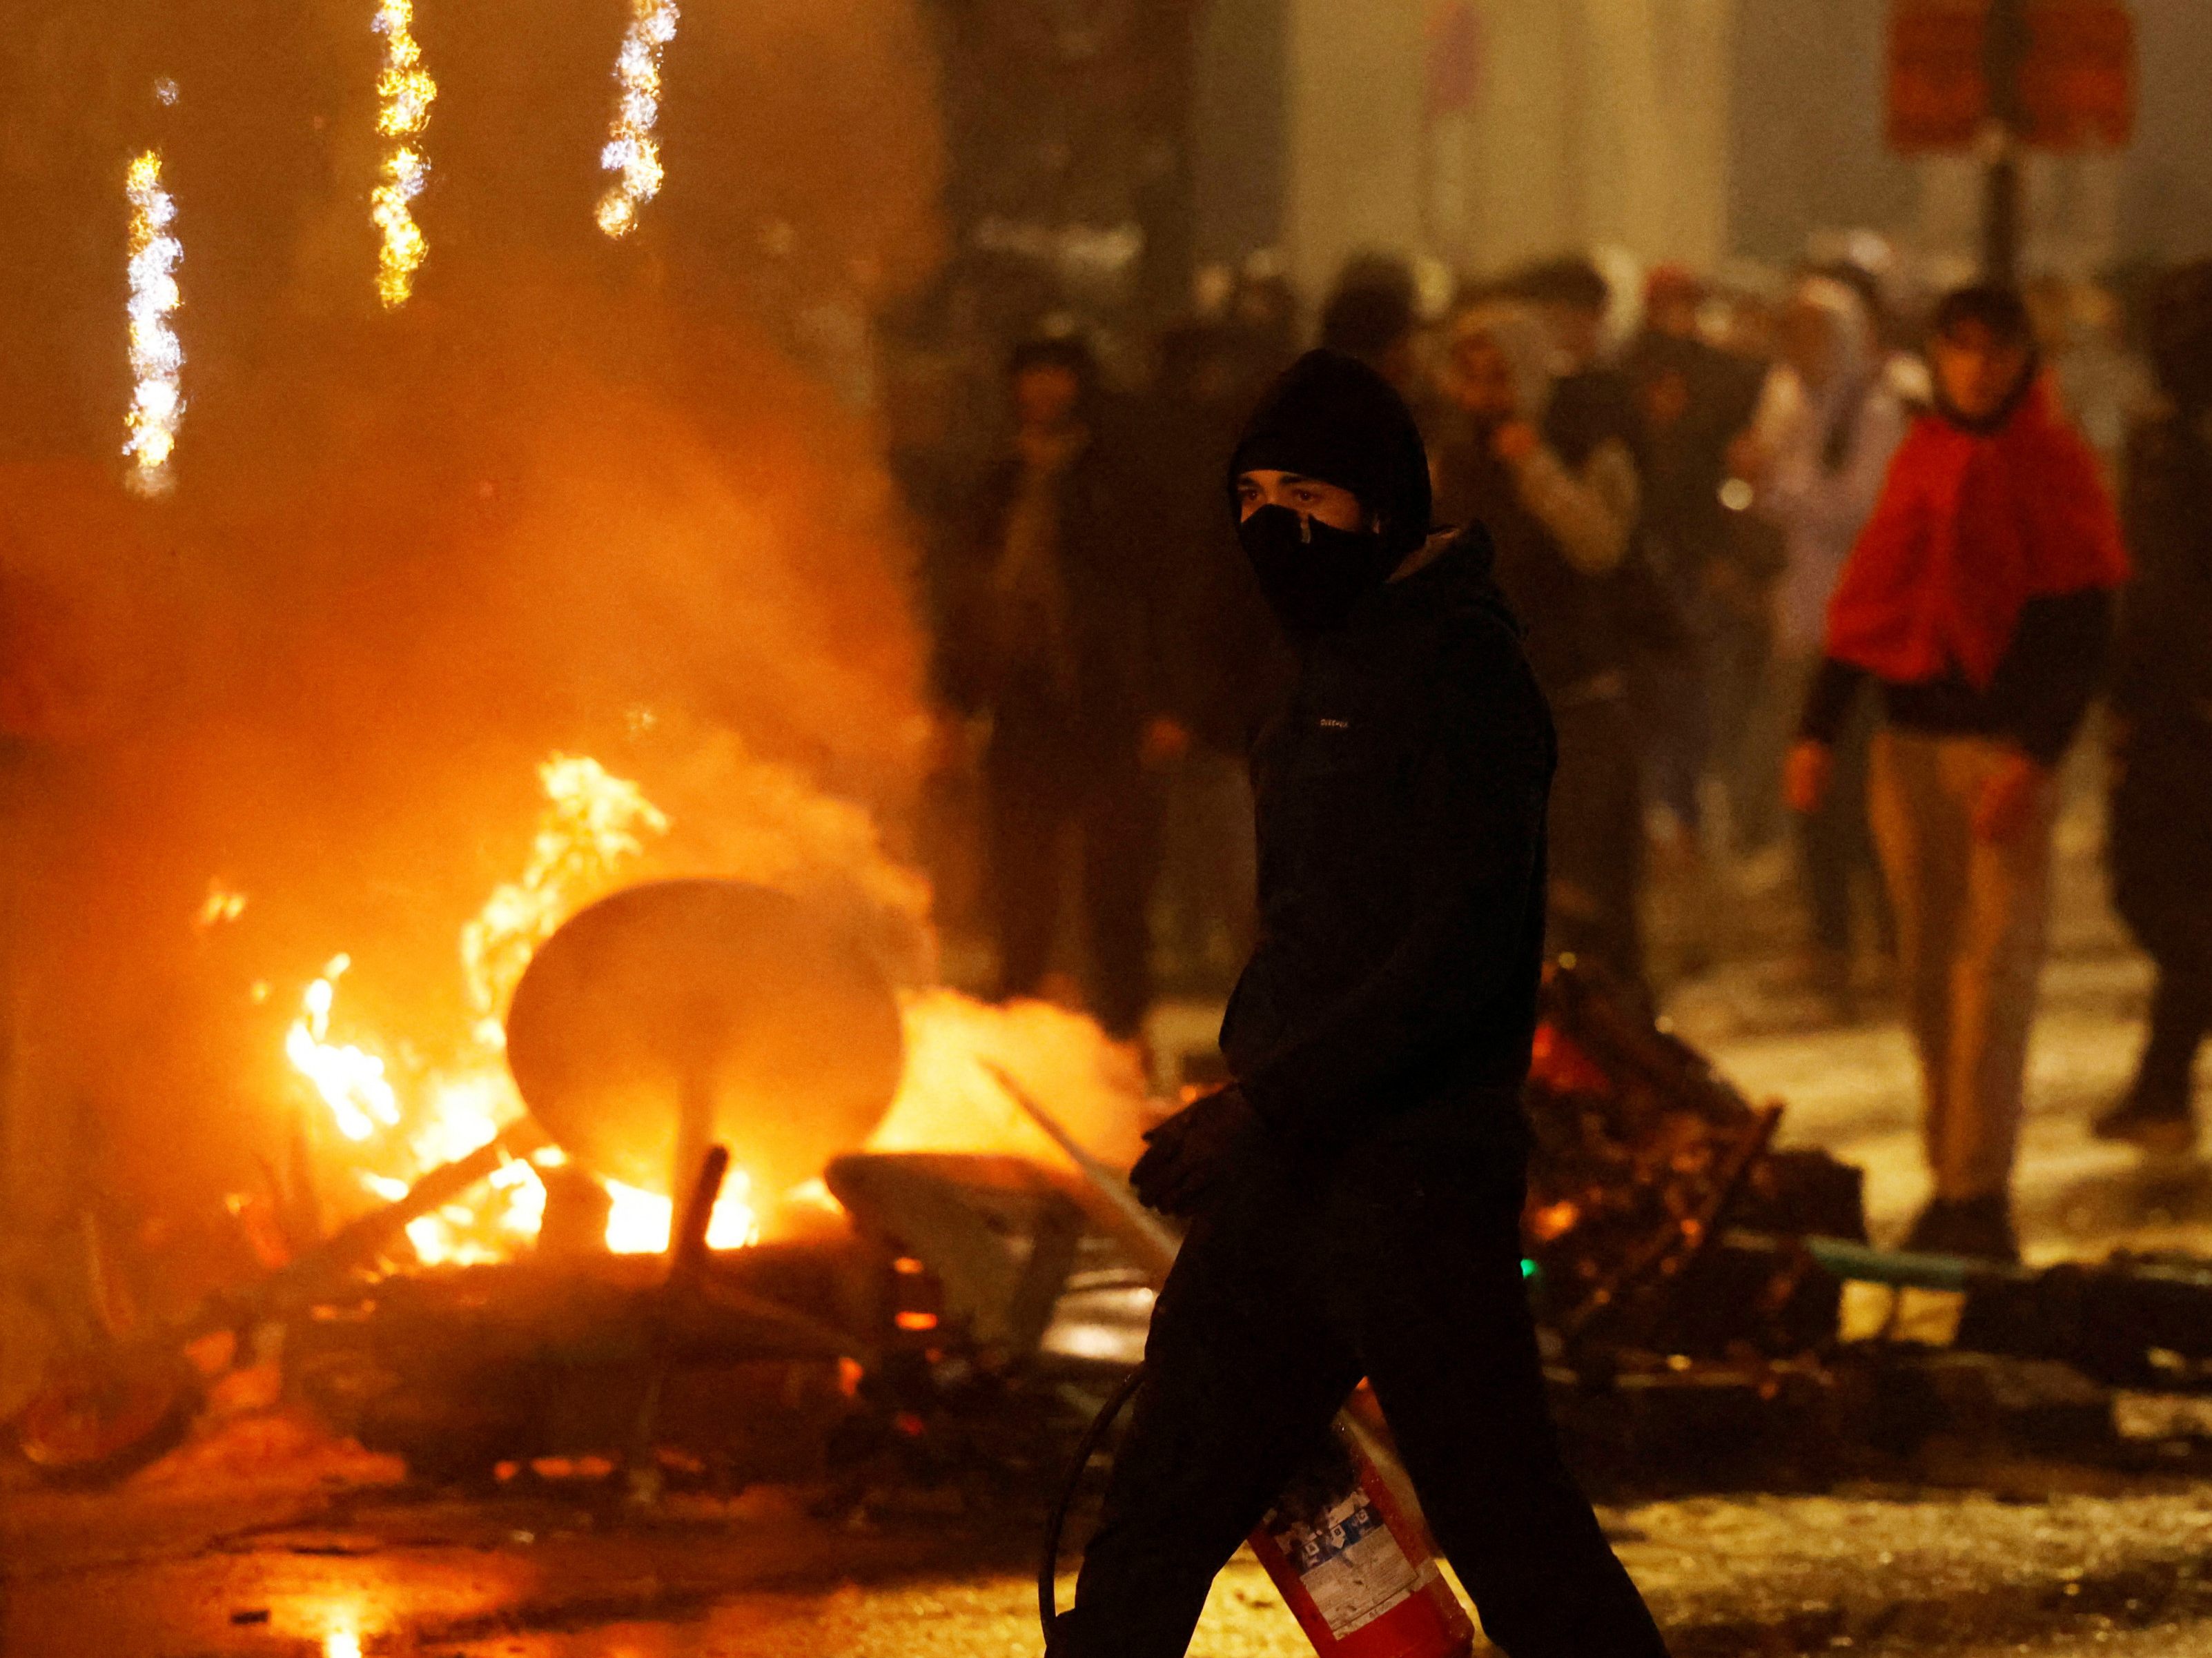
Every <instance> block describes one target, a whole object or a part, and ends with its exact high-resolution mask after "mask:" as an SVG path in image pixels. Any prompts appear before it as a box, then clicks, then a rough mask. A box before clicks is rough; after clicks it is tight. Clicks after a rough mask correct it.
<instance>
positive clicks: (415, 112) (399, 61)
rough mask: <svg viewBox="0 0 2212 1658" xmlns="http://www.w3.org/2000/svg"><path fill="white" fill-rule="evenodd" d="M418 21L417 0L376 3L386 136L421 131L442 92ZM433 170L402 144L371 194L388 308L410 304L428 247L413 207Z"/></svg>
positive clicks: (381, 120)
mask: <svg viewBox="0 0 2212 1658" xmlns="http://www.w3.org/2000/svg"><path fill="white" fill-rule="evenodd" d="M414 24H415V6H414V0H381V3H380V5H379V6H378V7H377V10H376V22H375V25H374V27H375V29H376V32H377V33H379V34H381V35H382V36H383V37H384V69H383V71H382V72H381V73H380V74H379V75H378V76H377V77H376V96H377V104H378V107H377V112H376V130H377V131H379V132H380V133H381V134H383V135H384V136H385V137H387V138H400V139H406V138H411V137H414V136H415V135H416V133H418V132H420V131H422V129H423V128H424V127H425V126H426V125H428V124H429V120H430V106H431V104H432V103H434V102H435V100H436V99H437V96H438V83H437V82H435V81H434V80H432V79H431V78H430V75H429V71H428V70H425V69H424V68H423V67H422V48H421V47H420V46H417V45H416V43H415V34H414ZM429 171H430V164H429V162H428V161H426V160H424V159H423V156H422V151H420V150H418V149H416V148H415V147H414V146H413V145H412V144H410V143H399V144H397V145H395V146H393V148H392V152H391V154H390V155H386V157H385V158H384V174H383V179H382V180H381V182H380V183H379V184H378V185H377V186H376V188H375V189H374V190H373V191H370V192H369V210H368V216H369V217H370V218H371V219H373V220H374V222H375V223H376V228H377V229H378V230H379V231H380V232H381V233H382V234H383V237H384V246H383V248H382V251H381V252H379V253H378V255H377V260H376V292H377V297H378V298H380V299H381V300H382V301H384V303H385V306H386V308H387V309H389V308H391V307H396V306H402V305H404V304H406V303H407V299H408V295H410V294H411V293H413V292H414V288H415V272H416V270H418V269H420V268H421V266H422V258H423V255H424V254H425V253H426V252H428V249H429V244H428V241H427V240H425V239H424V237H423V234H422V228H421V227H420V226H419V225H417V224H416V222H415V215H414V213H413V211H412V210H411V209H412V203H414V200H415V198H416V197H417V196H419V195H421V194H422V183H423V180H424V179H426V178H427V177H428V174H429Z"/></svg>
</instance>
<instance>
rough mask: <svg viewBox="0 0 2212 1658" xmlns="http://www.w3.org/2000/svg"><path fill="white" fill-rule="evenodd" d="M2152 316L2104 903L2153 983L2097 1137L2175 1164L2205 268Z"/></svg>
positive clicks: (2198, 614)
mask: <svg viewBox="0 0 2212 1658" xmlns="http://www.w3.org/2000/svg"><path fill="white" fill-rule="evenodd" d="M2149 309H2150V316H2149V334H2150V348H2151V357H2152V367H2153V368H2154V370H2155V372H2156V374H2157V376H2158V384H2159V389H2160V392H2163V394H2164V396H2165V399H2166V406H2165V408H2164V409H2162V410H2160V412H2159V413H2158V414H2156V415H2154V416H2152V417H2151V418H2149V419H2148V420H2146V421H2144V422H2142V424H2141V425H2139V426H2138V427H2137V428H2136V431H2135V433H2134V434H2133V436H2132V438H2131V440H2130V443H2129V446H2128V458H2127V467H2126V477H2127V495H2126V499H2125V513H2124V518H2125V522H2126V528H2127V537H2128V550H2129V553H2130V557H2131V558H2132V560H2133V562H2134V566H2135V568H2134V574H2133V576H2132V578H2131V579H2130V582H2129V584H2128V586H2127V588H2126V590H2125V592H2124V594H2123V596H2122V599H2121V605H2120V626H2119V634H2118V641H2117V642H2116V645H2115V648H2114V651H2113V661H2112V698H2111V714H2112V760H2113V771H2114V779H2113V787H2112V821H2111V833H2110V838H2109V841H2108V854H2109V856H2110V859H2111V862H2112V896H2113V901H2114V903H2115V905H2116V906H2117V907H2118V910H2119V912H2120V914H2121V916H2122V917H2123V918H2124V920H2126V922H2127V924H2128V926H2129V929H2130V931H2131V932H2134V934H2135V936H2136V939H2137V941H2138V942H2140V943H2141V944H2142V947H2143V949H2144V950H2147V951H2148V952H2149V955H2150V957H2151V960H2152V962H2153V963H2154V964H2155V966H2156V969H2157V978H2156V981H2155V982H2154V986H2153V988H2152V992H2151V1004H2150V1030H2149V1035H2148V1039H2147V1040H2146V1042H2144V1044H2143V1051H2142V1059H2141V1060H2140V1061H2139V1062H2138V1063H2137V1065H2136V1075H2135V1079H2134V1081H2133V1082H2132V1083H2131V1084H2130V1085H2129V1087H2128V1090H2127V1092H2126V1094H2125V1095H2124V1096H2123V1097H2122V1098H2121V1100H2120V1101H2119V1102H2118V1104H2117V1105H2115V1106H2114V1107H2113V1108H2112V1109H2110V1110H2108V1111H2106V1113H2105V1114H2103V1115H2102V1116H2100V1118H2098V1120H2097V1122H2096V1125H2095V1132H2096V1134H2097V1137H2098V1138H2099V1139H2109V1140H2126V1141H2130V1142H2132V1143H2134V1144H2135V1145H2140V1146H2142V1148H2143V1149H2144V1150H2146V1151H2156V1152H2164V1153H2177V1152H2181V1151H2187V1150H2189V1149H2190V1148H2191V1146H2192V1145H2195V1144H2196V1140H2197V1120H2196V1114H2195V1111H2194V1108H2193V1099H2194V1095H2195V1086H2194V1082H2195V1072H2196V1065H2197V1050H2198V1049H2199V1048H2201V1047H2203V1042H2204V1037H2205V1035H2206V1033H2207V1032H2208V1031H2212V880H2208V879H2207V872H2208V871H2212V261H2208V262H2205V263H2202V264H2192V265H2188V266H2185V267H2184V268H2182V269H2181V270H2177V271H2174V272H2172V274H2171V275H2169V276H2166V278H2164V279H2163V280H2162V281H2161V282H2160V284H2159V285H2158V287H2157V288H2156V289H2155V290H2154V293H2153V295H2152V296H2151V303H2150V307H2149Z"/></svg>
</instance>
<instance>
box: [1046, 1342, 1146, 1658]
mask: <svg viewBox="0 0 2212 1658" xmlns="http://www.w3.org/2000/svg"><path fill="white" fill-rule="evenodd" d="M1144 1379H1145V1367H1144V1366H1143V1365H1141V1364H1139V1366H1137V1368H1136V1369H1135V1370H1132V1371H1130V1372H1129V1374H1128V1376H1127V1377H1126V1378H1125V1379H1124V1380H1123V1381H1122V1382H1121V1386H1120V1387H1118V1388H1115V1389H1114V1394H1113V1396H1112V1397H1111V1398H1110V1399H1109V1400H1107V1401H1106V1403H1105V1404H1104V1405H1103V1406H1101V1407H1100V1409H1099V1412H1098V1414H1097V1416H1095V1417H1093V1418H1091V1425H1090V1426H1089V1427H1087V1428H1085V1430H1083V1437H1082V1439H1081V1440H1080V1441H1079V1442H1077V1444H1076V1447H1075V1455H1074V1456H1073V1458H1072V1459H1071V1460H1070V1461H1069V1462H1068V1465H1067V1479H1066V1482H1065V1483H1064V1484H1063V1485H1061V1487H1060V1500H1059V1501H1058V1502H1057V1503H1054V1504H1053V1506H1052V1512H1051V1513H1050V1514H1049V1515H1047V1516H1046V1517H1045V1524H1044V1554H1043V1557H1042V1558H1041V1559H1039V1560H1038V1562H1037V1616H1038V1617H1039V1618H1040V1619H1042V1621H1043V1625H1044V1643H1045V1650H1046V1652H1047V1653H1048V1654H1049V1653H1050V1652H1051V1651H1052V1625H1053V1620H1054V1619H1055V1618H1056V1617H1058V1616H1059V1610H1060V1609H1059V1607H1058V1606H1057V1605H1055V1604H1054V1603H1055V1600H1056V1598H1057V1597H1056V1594H1055V1586H1056V1582H1057V1580H1058V1578H1059V1576H1060V1534H1061V1533H1063V1532H1064V1531H1066V1529H1067V1511H1068V1510H1069V1509H1072V1508H1073V1507H1074V1506H1075V1493H1076V1491H1077V1489H1078V1488H1079V1486H1080V1485H1082V1484H1083V1471H1084V1470H1085V1468H1087V1467H1090V1466H1091V1458H1092V1457H1093V1456H1096V1455H1097V1454H1098V1447H1099V1445H1100V1443H1101V1442H1103V1441H1104V1439H1105V1437H1106V1435H1107V1433H1108V1431H1109V1430H1110V1429H1111V1428H1112V1427H1113V1425H1114V1418H1116V1417H1118V1416H1120V1415H1121V1411H1122V1407H1123V1406H1127V1404H1128V1402H1129V1400H1130V1398H1131V1396H1132V1395H1133V1394H1135V1393H1136V1391H1137V1384H1138V1383H1139V1382H1142V1381H1143V1380H1144Z"/></svg>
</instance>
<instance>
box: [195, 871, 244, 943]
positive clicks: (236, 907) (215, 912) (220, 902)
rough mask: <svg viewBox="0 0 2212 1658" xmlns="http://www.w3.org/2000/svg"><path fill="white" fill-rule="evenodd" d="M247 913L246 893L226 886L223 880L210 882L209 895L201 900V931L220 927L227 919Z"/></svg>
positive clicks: (198, 920) (199, 919)
mask: <svg viewBox="0 0 2212 1658" xmlns="http://www.w3.org/2000/svg"><path fill="white" fill-rule="evenodd" d="M243 914H246V895H245V894H244V893H242V892H236V891H234V890H231V889H230V888H228V887H227V886H225V885H224V884H222V882H221V881H210V882H209V883H208V890H207V896H206V897H205V898H204V899H202V900H201V901H200V913H199V915H198V917H197V925H198V926H199V929H200V931H201V932H206V931H208V930H209V929H210V927H218V926H222V925H223V923H225V922H226V921H234V920H237V919H238V918H239V917H240V916H241V915H243Z"/></svg>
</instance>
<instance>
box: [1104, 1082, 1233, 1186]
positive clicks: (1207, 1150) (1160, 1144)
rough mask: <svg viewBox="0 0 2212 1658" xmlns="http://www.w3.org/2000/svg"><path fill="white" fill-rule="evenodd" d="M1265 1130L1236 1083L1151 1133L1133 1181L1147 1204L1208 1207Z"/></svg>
mask: <svg viewBox="0 0 2212 1658" xmlns="http://www.w3.org/2000/svg"><path fill="white" fill-rule="evenodd" d="M1264 1132H1265V1125H1264V1124H1263V1123H1262V1122H1261V1120H1260V1114H1259V1113H1258V1112H1257V1111H1255V1110H1254V1109H1253V1108H1252V1102H1250V1101H1249V1100H1248V1099H1246V1098H1245V1097H1244V1092H1243V1090H1242V1089H1240V1088H1238V1087H1237V1084H1234V1083H1231V1084H1229V1086H1228V1087H1226V1088H1220V1089H1216V1090H1214V1091H1213V1092H1212V1093H1211V1094H1208V1095H1206V1096H1204V1097H1203V1098H1200V1099H1198V1100H1194V1101H1193V1102H1191V1103H1190V1104H1188V1105H1187V1106H1185V1107H1184V1108H1182V1110H1180V1111H1178V1112H1176V1114H1175V1115H1173V1116H1172V1117H1170V1118H1169V1119H1168V1120H1167V1121H1165V1122H1164V1123H1161V1124H1160V1125H1159V1126H1158V1127H1156V1128H1154V1129H1152V1132H1151V1133H1147V1134H1146V1136H1145V1145H1146V1151H1145V1155H1144V1156H1143V1157H1139V1158H1138V1159H1137V1166H1136V1167H1135V1168H1134V1169H1131V1170H1130V1171H1129V1184H1130V1185H1131V1186H1133V1187H1135V1188H1136V1192H1137V1197H1138V1199H1139V1201H1140V1202H1142V1203H1143V1204H1144V1206H1146V1208H1147V1209H1157V1210H1158V1211H1159V1212H1161V1213H1162V1214H1164V1215H1189V1214H1194V1213H1195V1212H1197V1211H1198V1210H1200V1208H1202V1207H1204V1206H1205V1204H1206V1199H1207V1197H1208V1196H1209V1195H1211V1193H1212V1191H1213V1189H1214V1187H1216V1186H1217V1185H1218V1184H1219V1183H1220V1181H1221V1180H1222V1178H1223V1176H1225V1175H1228V1174H1230V1173H1231V1172H1233V1171H1234V1170H1235V1169H1237V1165H1239V1164H1240V1163H1243V1162H1244V1161H1245V1159H1246V1158H1247V1157H1249V1155H1250V1153H1251V1151H1252V1148H1253V1146H1254V1145H1255V1144H1257V1142H1258V1140H1259V1139H1260V1136H1261V1134H1262V1133H1264Z"/></svg>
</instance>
